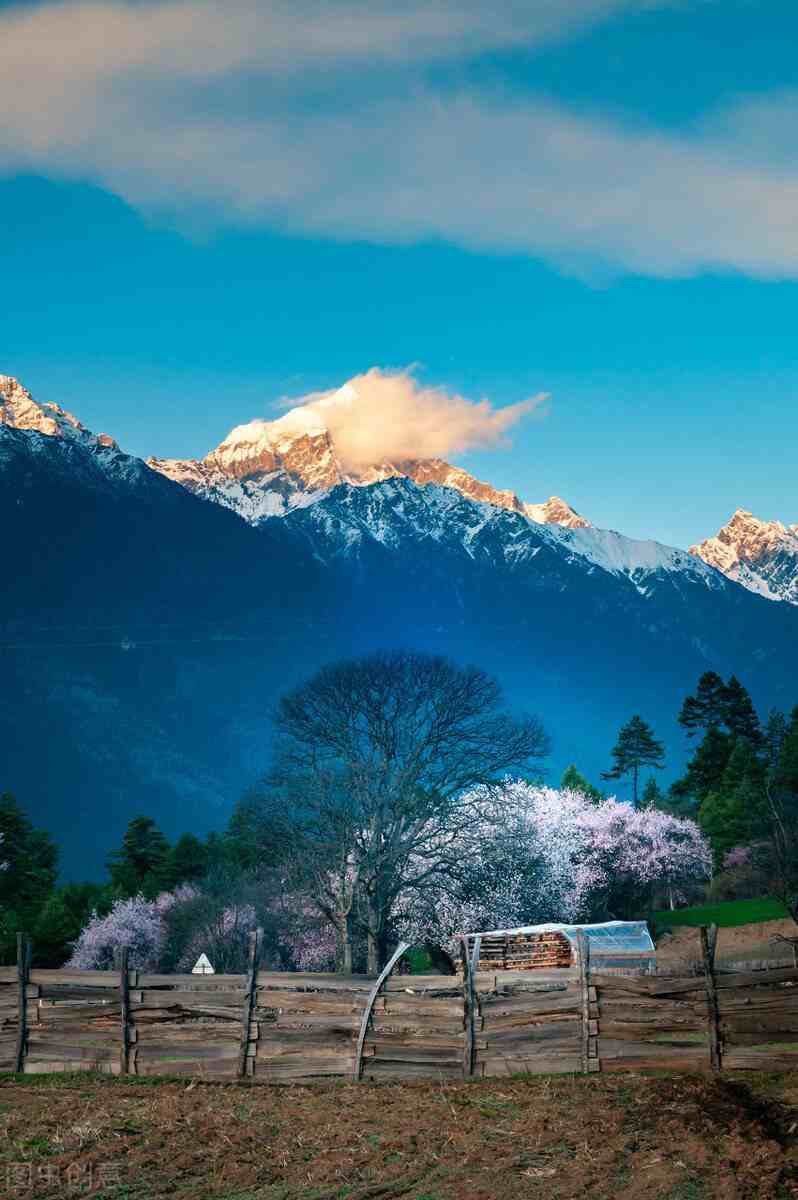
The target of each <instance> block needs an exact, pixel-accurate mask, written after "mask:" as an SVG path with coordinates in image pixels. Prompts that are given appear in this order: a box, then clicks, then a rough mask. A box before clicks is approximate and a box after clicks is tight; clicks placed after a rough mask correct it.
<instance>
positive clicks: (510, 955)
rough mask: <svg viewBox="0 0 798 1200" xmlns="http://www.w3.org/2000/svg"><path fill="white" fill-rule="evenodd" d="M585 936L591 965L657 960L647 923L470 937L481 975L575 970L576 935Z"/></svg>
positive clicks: (549, 927) (554, 927)
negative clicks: (561, 968) (553, 969)
mask: <svg viewBox="0 0 798 1200" xmlns="http://www.w3.org/2000/svg"><path fill="white" fill-rule="evenodd" d="M580 931H581V932H582V933H584V934H585V935H586V936H587V939H588V943H589V948H590V960H591V962H592V963H593V964H594V965H595V966H599V967H638V968H641V967H645V966H648V965H653V964H654V962H655V960H656V951H655V949H654V943H653V941H652V940H651V934H650V933H649V930H648V925H647V924H646V922H645V921H604V922H602V923H600V924H594V925H564V924H563V925H560V924H547V925H523V926H520V927H519V928H517V929H491V930H486V931H484V932H481V933H479V934H477V933H469V934H467V935H466V939H467V942H468V948H469V952H470V953H471V954H473V951H474V944H475V940H476V938H477V937H479V938H480V952H479V964H478V966H477V969H478V970H480V971H533V970H551V969H552V968H557V967H571V966H574V965H575V964H576V962H577V960H578V950H577V935H578V934H579V933H580Z"/></svg>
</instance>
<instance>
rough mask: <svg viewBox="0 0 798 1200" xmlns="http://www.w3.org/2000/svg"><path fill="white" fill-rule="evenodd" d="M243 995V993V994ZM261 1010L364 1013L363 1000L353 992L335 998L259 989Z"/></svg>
mask: <svg viewBox="0 0 798 1200" xmlns="http://www.w3.org/2000/svg"><path fill="white" fill-rule="evenodd" d="M242 995H243V993H242ZM257 1001H258V1007H259V1008H276V1009H277V1010H278V1011H280V1012H284V1013H288V1012H319V1013H362V1011H363V1000H362V998H361V997H359V996H356V995H353V994H352V993H351V992H348V993H346V994H345V995H343V996H333V995H330V993H329V992H278V993H274V992H271V993H269V992H266V991H264V989H263V988H258V993H257Z"/></svg>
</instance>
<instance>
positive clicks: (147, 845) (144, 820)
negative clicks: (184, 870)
mask: <svg viewBox="0 0 798 1200" xmlns="http://www.w3.org/2000/svg"><path fill="white" fill-rule="evenodd" d="M108 871H109V874H110V876H111V883H112V885H113V889H114V892H115V893H116V894H117V895H118V896H124V897H127V896H137V895H138V894H139V893H141V894H142V895H143V896H145V897H146V898H147V899H150V900H151V899H153V898H154V897H155V896H156V895H157V894H158V892H160V891H163V890H164V888H166V887H168V885H169V843H168V842H167V840H166V838H165V837H164V835H163V834H162V833H161V831H160V829H159V828H158V826H157V825H156V824H155V821H154V820H153V819H152V817H134V818H133V820H132V821H131V822H130V824H129V825H128V827H127V830H126V831H125V836H124V837H123V838H122V845H121V847H120V848H119V849H118V850H114V851H113V852H112V853H111V855H110V856H109V858H108Z"/></svg>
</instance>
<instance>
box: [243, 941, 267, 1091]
mask: <svg viewBox="0 0 798 1200" xmlns="http://www.w3.org/2000/svg"><path fill="white" fill-rule="evenodd" d="M262 934H263V930H262V929H253V930H252V931H251V933H250V935H249V948H248V953H247V990H246V992H245V993H244V1013H243V1016H242V1020H241V1046H240V1048H239V1052H238V1075H239V1078H241V1079H243V1077H244V1076H245V1075H246V1073H247V1056H248V1054H249V1034H250V1030H251V1027H252V1012H253V1009H254V1008H255V993H256V991H257V987H258V960H259V958H260V942H261V936H262Z"/></svg>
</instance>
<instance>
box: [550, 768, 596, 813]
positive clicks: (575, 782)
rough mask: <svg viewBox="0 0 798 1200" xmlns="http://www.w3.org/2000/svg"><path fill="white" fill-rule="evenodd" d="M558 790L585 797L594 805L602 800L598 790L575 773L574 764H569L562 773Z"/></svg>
mask: <svg viewBox="0 0 798 1200" xmlns="http://www.w3.org/2000/svg"><path fill="white" fill-rule="evenodd" d="M560 788H561V789H562V790H563V791H566V790H567V791H571V792H579V793H580V794H581V795H583V796H587V798H588V800H592V801H593V803H594V804H600V803H601V801H602V800H603V799H604V796H603V795H602V793H601V792H600V791H599V790H598V788H597V787H593V784H592V783H589V782H588V780H587V779H585V777H584V775H582V774H581V773H580V772H579V771H577V769H576V764H575V763H571V765H570V766H569V767H566V768H565V770H564V771H563V774H562V779H561V780H560Z"/></svg>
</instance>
